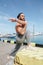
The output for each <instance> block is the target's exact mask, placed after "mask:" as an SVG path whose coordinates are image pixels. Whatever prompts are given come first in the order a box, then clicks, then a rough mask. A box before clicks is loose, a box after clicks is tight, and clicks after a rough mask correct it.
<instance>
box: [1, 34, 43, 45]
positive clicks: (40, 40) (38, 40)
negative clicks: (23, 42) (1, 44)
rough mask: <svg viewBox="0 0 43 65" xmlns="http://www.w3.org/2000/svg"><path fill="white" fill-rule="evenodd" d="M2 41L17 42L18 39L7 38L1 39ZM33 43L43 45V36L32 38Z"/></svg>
mask: <svg viewBox="0 0 43 65" xmlns="http://www.w3.org/2000/svg"><path fill="white" fill-rule="evenodd" d="M1 40H2V41H3V40H14V41H16V37H15V36H14V37H7V38H1ZM31 42H34V43H37V44H43V35H36V36H34V37H31Z"/></svg>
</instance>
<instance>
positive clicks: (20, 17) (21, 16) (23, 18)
mask: <svg viewBox="0 0 43 65" xmlns="http://www.w3.org/2000/svg"><path fill="white" fill-rule="evenodd" d="M17 18H18V19H20V20H22V21H25V16H24V14H23V13H22V12H21V13H19V14H18V16H17Z"/></svg>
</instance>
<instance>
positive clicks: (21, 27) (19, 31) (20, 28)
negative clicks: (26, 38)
mask: <svg viewBox="0 0 43 65" xmlns="http://www.w3.org/2000/svg"><path fill="white" fill-rule="evenodd" d="M16 32H17V33H19V34H21V35H24V33H25V32H26V27H25V26H24V27H23V26H20V25H18V26H16Z"/></svg>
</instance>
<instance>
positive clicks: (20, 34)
mask: <svg viewBox="0 0 43 65" xmlns="http://www.w3.org/2000/svg"><path fill="white" fill-rule="evenodd" d="M9 20H10V21H11V22H17V24H16V27H15V29H16V47H15V49H14V51H13V52H12V53H11V54H10V55H12V56H15V55H16V53H17V51H18V50H19V48H20V47H21V46H22V43H23V42H24V41H25V39H26V41H27V43H28V45H29V44H30V33H29V32H27V30H26V28H27V22H26V21H25V15H24V14H23V13H19V14H18V16H17V19H16V18H11V19H9Z"/></svg>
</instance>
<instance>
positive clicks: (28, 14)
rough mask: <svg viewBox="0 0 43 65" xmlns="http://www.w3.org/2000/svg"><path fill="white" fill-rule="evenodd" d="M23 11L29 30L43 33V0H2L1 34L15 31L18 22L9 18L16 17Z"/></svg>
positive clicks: (0, 8)
mask: <svg viewBox="0 0 43 65" xmlns="http://www.w3.org/2000/svg"><path fill="white" fill-rule="evenodd" d="M20 12H23V13H24V14H25V18H26V21H27V23H28V24H27V30H30V32H33V27H34V31H35V33H39V32H41V33H43V0H0V34H13V33H15V25H16V23H15V22H14V23H12V22H10V21H9V20H8V19H9V18H16V17H17V15H18V14H19V13H20Z"/></svg>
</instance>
